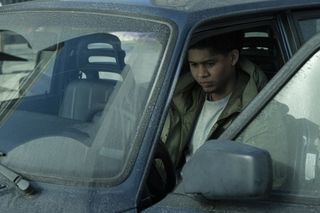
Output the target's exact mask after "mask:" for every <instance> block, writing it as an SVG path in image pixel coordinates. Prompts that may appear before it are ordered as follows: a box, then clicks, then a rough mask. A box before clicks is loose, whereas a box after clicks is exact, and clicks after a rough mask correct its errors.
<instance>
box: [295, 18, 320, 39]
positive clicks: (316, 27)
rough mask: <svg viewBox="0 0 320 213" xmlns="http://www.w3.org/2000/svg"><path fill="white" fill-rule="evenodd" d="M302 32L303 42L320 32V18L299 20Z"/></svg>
mask: <svg viewBox="0 0 320 213" xmlns="http://www.w3.org/2000/svg"><path fill="white" fill-rule="evenodd" d="M298 23H299V27H300V31H301V34H302V42H306V41H308V40H309V39H310V38H312V36H314V35H315V34H317V33H319V32H320V19H318V18H315V19H302V20H299V21H298Z"/></svg>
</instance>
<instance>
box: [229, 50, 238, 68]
mask: <svg viewBox="0 0 320 213" xmlns="http://www.w3.org/2000/svg"><path fill="white" fill-rule="evenodd" d="M230 57H231V63H232V66H235V65H236V64H237V63H238V61H239V57H240V52H239V50H237V49H234V50H231V51H230Z"/></svg>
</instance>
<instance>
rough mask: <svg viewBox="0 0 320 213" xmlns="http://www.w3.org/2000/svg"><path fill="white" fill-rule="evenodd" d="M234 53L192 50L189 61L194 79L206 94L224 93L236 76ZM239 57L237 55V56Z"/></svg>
mask: <svg viewBox="0 0 320 213" xmlns="http://www.w3.org/2000/svg"><path fill="white" fill-rule="evenodd" d="M234 56H235V55H234V52H232V51H231V52H230V53H229V54H228V55H226V56H225V55H223V54H213V53H211V52H210V50H209V49H190V50H189V51H188V61H189V65H190V70H191V74H192V76H193V78H194V79H195V81H196V82H198V84H199V85H200V86H201V87H202V89H203V91H204V92H206V93H219V92H223V90H224V89H225V87H226V84H228V82H229V81H230V80H231V79H233V77H234V75H235V64H236V62H237V60H238V58H236V61H235V58H234ZM236 56H237V55H236Z"/></svg>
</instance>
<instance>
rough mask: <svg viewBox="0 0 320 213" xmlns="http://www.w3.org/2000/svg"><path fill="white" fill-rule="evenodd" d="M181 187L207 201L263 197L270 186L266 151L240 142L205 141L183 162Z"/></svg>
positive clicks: (269, 169)
mask: <svg viewBox="0 0 320 213" xmlns="http://www.w3.org/2000/svg"><path fill="white" fill-rule="evenodd" d="M182 187H183V189H184V192H185V193H187V194H190V193H191V194H198V195H199V194H200V195H202V196H203V197H205V198H207V199H211V200H222V199H227V200H228V199H252V198H262V197H265V196H266V195H267V194H268V193H269V192H270V191H271V188H272V162H271V157H270V154H269V153H268V152H267V151H265V150H261V149H259V148H256V147H253V146H249V145H246V144H243V143H240V142H232V141H226V140H211V141H208V142H206V143H205V144H204V145H203V146H201V147H200V148H199V149H198V150H197V151H196V152H195V154H194V155H193V156H192V157H191V158H190V160H189V161H188V162H187V163H186V164H185V166H184V168H183V170H182Z"/></svg>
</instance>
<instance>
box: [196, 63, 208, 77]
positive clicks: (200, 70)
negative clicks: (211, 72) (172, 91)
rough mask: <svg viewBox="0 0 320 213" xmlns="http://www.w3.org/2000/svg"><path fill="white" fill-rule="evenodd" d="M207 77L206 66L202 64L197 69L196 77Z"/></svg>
mask: <svg viewBox="0 0 320 213" xmlns="http://www.w3.org/2000/svg"><path fill="white" fill-rule="evenodd" d="M207 76H208V69H207V67H206V66H204V65H203V64H201V65H200V66H199V67H198V77H201V78H204V77H207Z"/></svg>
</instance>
